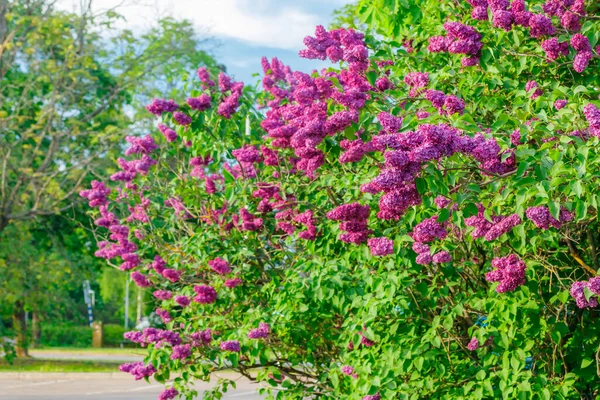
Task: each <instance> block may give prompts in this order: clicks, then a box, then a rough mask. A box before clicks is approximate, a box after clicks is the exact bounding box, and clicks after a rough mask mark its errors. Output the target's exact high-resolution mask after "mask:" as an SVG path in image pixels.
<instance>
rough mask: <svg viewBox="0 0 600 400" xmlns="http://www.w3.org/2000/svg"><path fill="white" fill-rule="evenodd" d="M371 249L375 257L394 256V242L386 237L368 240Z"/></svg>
mask: <svg viewBox="0 0 600 400" xmlns="http://www.w3.org/2000/svg"><path fill="white" fill-rule="evenodd" d="M368 245H369V249H371V254H372V255H374V256H387V255H388V254H394V241H393V240H392V239H388V238H386V237H377V238H371V239H369V240H368Z"/></svg>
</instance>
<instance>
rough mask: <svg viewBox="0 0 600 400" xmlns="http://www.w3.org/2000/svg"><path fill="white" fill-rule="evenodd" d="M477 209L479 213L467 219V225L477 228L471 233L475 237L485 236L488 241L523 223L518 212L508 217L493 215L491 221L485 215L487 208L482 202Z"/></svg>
mask: <svg viewBox="0 0 600 400" xmlns="http://www.w3.org/2000/svg"><path fill="white" fill-rule="evenodd" d="M477 209H478V213H477V215H474V216H472V217H469V218H466V219H465V225H467V226H470V227H473V228H475V230H473V232H472V233H471V236H472V237H473V239H478V238H480V237H483V238H484V239H485V240H487V241H488V242H489V241H492V240H496V239H498V238H499V237H500V236H502V235H504V234H505V233H508V232H510V231H511V230H512V229H513V228H514V227H515V226H517V225H520V224H521V223H522V220H521V217H519V215H518V214H512V215H509V216H507V217H503V216H494V215H492V216H491V218H490V219H491V221H489V220H488V219H486V218H485V216H484V212H485V209H484V208H483V206H482V205H481V204H478V205H477Z"/></svg>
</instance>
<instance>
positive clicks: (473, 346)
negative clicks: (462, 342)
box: [467, 337, 479, 351]
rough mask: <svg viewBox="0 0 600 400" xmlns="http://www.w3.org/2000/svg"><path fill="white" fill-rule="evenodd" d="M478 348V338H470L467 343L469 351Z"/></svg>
mask: <svg viewBox="0 0 600 400" xmlns="http://www.w3.org/2000/svg"><path fill="white" fill-rule="evenodd" d="M478 348H479V340H477V338H476V337H474V338H472V339H471V341H470V342H469V344H467V349H468V350H470V351H475V350H477V349H478Z"/></svg>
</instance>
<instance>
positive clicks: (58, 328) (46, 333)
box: [40, 324, 92, 348]
mask: <svg viewBox="0 0 600 400" xmlns="http://www.w3.org/2000/svg"><path fill="white" fill-rule="evenodd" d="M40 345H41V346H42V347H83V348H85V347H92V328H90V327H89V326H79V325H50V324H48V325H47V326H44V327H43V329H42V332H41V336H40Z"/></svg>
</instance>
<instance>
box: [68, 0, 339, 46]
mask: <svg viewBox="0 0 600 400" xmlns="http://www.w3.org/2000/svg"><path fill="white" fill-rule="evenodd" d="M345 2H347V1H344V0H323V3H327V4H330V5H331V8H332V9H333V8H335V7H338V6H340V5H342V4H344V3H345ZM61 3H62V5H63V6H66V7H68V6H71V5H72V3H73V0H61ZM122 3H124V2H123V0H94V2H93V3H92V4H93V8H94V9H95V10H100V9H106V8H112V7H115V6H116V5H119V4H122ZM299 5H302V0H297V1H290V2H289V3H288V2H287V1H283V0H140V1H135V0H133V1H132V0H129V1H126V2H125V4H124V5H122V6H121V7H120V8H119V9H118V11H119V12H120V13H121V14H123V15H124V16H125V18H126V19H127V25H129V26H130V27H131V26H143V25H145V24H147V22H148V21H149V20H155V19H156V18H157V16H159V15H171V16H173V17H177V18H187V19H190V20H192V21H193V22H194V23H195V24H196V25H197V26H198V27H199V28H208V31H209V32H210V34H212V35H214V36H217V37H231V38H235V39H239V40H244V41H246V42H249V43H252V44H255V45H261V46H269V47H275V48H281V49H291V50H297V49H300V48H302V46H303V44H302V39H303V38H304V36H306V35H308V34H312V33H313V32H314V28H315V26H316V25H318V24H326V23H327V21H328V17H329V15H319V14H318V13H312V12H310V10H305V9H302V8H301V7H299Z"/></svg>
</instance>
